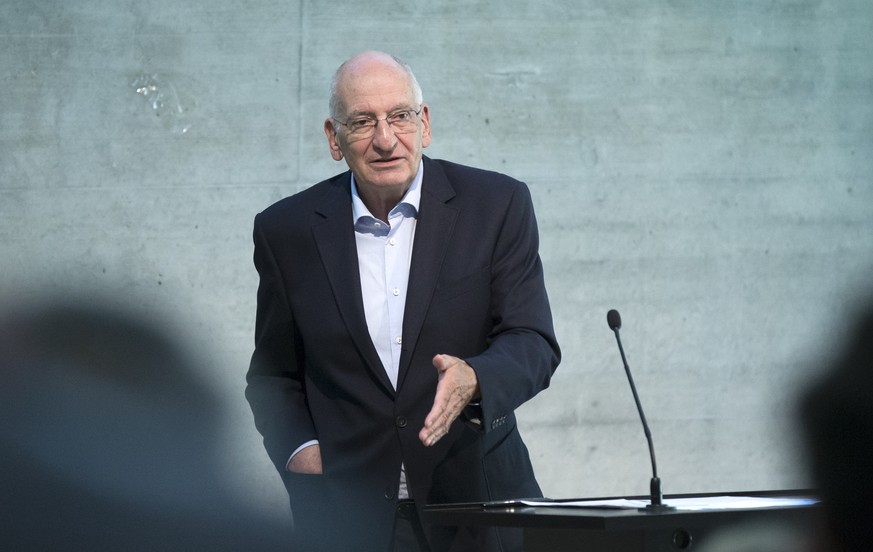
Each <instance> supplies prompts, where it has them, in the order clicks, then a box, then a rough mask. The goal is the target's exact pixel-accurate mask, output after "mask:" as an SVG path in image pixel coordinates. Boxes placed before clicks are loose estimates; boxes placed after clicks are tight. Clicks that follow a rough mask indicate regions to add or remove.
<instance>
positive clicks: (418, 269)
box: [397, 158, 458, 389]
mask: <svg viewBox="0 0 873 552" xmlns="http://www.w3.org/2000/svg"><path fill="white" fill-rule="evenodd" d="M424 162H425V165H424V182H422V188H421V203H420V204H419V213H418V221H417V223H416V228H415V244H414V246H413V249H412V261H411V263H410V267H409V284H408V292H407V294H406V310H405V312H404V314H403V348H402V350H401V354H400V369H399V373H398V379H397V388H398V389H400V387H401V386H402V385H403V380H404V378H405V376H406V372H407V371H408V369H409V363H410V360H411V359H412V352H413V351H414V350H415V346H416V343H417V342H418V337H419V334H420V333H421V326H422V324H423V323H424V317H425V315H426V314H427V310H428V307H429V306H430V302H431V299H432V298H433V294H434V289H435V288H436V283H437V279H438V277H439V272H440V268H441V267H442V264H443V259H444V258H445V255H446V251H447V250H448V245H449V243H450V242H451V239H452V233H453V231H454V227H455V220H456V219H457V217H458V209H457V208H456V207H453V206H449V205H447V204H446V202H447V201H448V200H449V199H451V198H452V197H454V196H455V191H454V188H452V185H451V183H449V180H448V178H446V175H445V173H444V172H443V170H442V167H440V166H439V165H438V164H436V163H433V162H432V161H431V160H430V159H428V158H425V159H424Z"/></svg>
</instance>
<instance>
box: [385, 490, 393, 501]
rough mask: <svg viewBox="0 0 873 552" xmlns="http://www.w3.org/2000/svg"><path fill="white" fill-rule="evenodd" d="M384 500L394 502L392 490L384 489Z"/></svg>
mask: <svg viewBox="0 0 873 552" xmlns="http://www.w3.org/2000/svg"><path fill="white" fill-rule="evenodd" d="M385 498H386V499H388V500H394V489H386V490H385Z"/></svg>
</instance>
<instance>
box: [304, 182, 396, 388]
mask: <svg viewBox="0 0 873 552" xmlns="http://www.w3.org/2000/svg"><path fill="white" fill-rule="evenodd" d="M349 175H350V173H348V172H347V173H345V174H344V175H342V176H341V177H339V178H337V179H336V180H334V182H333V184H332V186H331V187H330V188H329V189H328V192H327V193H326V194H325V195H324V198H323V201H321V203H320V204H319V205H318V206H317V207H316V212H317V213H318V214H320V215H321V216H322V217H324V220H323V221H322V222H320V223H317V224H315V225H313V227H312V237H313V239H314V240H315V244H316V247H318V251H319V254H320V255H321V261H322V263H323V264H324V270H325V272H326V273H327V278H328V281H329V282H330V286H331V289H332V290H333V295H334V297H335V298H336V302H337V307H338V308H339V311H340V315H341V316H342V319H343V321H344V322H345V325H346V328H347V329H348V331H349V334H350V335H351V336H352V340H353V341H354V342H355V345H356V346H357V348H358V350H359V351H360V353H361V356H362V357H363V358H364V359H365V361H366V363H367V368H368V369H369V370H371V371H372V372H373V373H374V374H375V375H376V377H377V378H378V380H379V381H380V382H382V384H383V385H384V387H385V388H386V390H387V391H389V392H390V393H391V394H392V395H393V394H394V388H393V386H392V385H391V381H390V380H389V379H388V374H387V373H386V372H385V369H384V368H383V366H382V361H381V360H380V359H379V354H378V353H377V352H376V348H375V346H374V345H373V341H372V339H371V338H370V331H369V330H368V329H367V318H366V315H365V314H364V302H363V299H362V298H361V276H360V272H359V270H358V252H357V246H356V245H355V232H354V226H353V224H352V202H351V192H350V190H349V186H350V185H351V179H350V176H349Z"/></svg>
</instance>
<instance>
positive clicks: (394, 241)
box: [388, 238, 397, 245]
mask: <svg viewBox="0 0 873 552" xmlns="http://www.w3.org/2000/svg"><path fill="white" fill-rule="evenodd" d="M388 244H389V245H397V240H396V239H394V238H391V239H390V240H388Z"/></svg>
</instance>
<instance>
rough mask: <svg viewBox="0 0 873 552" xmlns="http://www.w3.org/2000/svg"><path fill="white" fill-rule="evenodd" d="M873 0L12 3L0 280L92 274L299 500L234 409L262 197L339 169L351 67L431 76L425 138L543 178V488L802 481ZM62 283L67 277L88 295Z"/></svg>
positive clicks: (858, 154) (531, 440) (872, 163)
mask: <svg viewBox="0 0 873 552" xmlns="http://www.w3.org/2000/svg"><path fill="white" fill-rule="evenodd" d="M871 28H873V7H871V5H870V2H869V0H774V1H768V2H760V1H757V0H756V1H752V0H748V1H739V2H700V1H696V0H694V1H692V0H656V1H649V0H646V1H642V0H639V1H637V0H622V1H615V2H594V1H587V0H586V1H577V0H563V1H555V2H522V1H518V0H508V1H504V2H490V1H489V2H464V1H457V0H451V1H449V0H445V1H434V2H429V3H421V2H413V3H402V4H399V5H398V3H396V2H385V1H382V0H371V1H370V2H365V3H362V2H351V1H347V0H344V1H343V0H341V1H335V2H330V3H327V2H324V3H322V2H311V1H308V2H306V1H304V2H293V1H290V2H277V1H273V0H248V1H245V2H240V1H239V0H233V1H230V0H208V1H207V0H197V1H192V2H176V1H171V0H140V1H126V2H109V1H99V0H87V1H81V0H77V1H60V0H5V1H4V2H3V4H2V6H0V76H2V94H0V294H2V295H0V297H2V298H3V300H4V301H12V300H16V301H18V300H28V299H36V298H39V297H41V296H45V295H47V294H51V293H77V294H86V295H89V296H90V295H91V294H96V296H97V297H100V298H101V299H100V300H104V301H117V302H119V303H123V304H128V305H132V306H134V307H135V308H137V309H139V310H141V311H142V312H143V313H146V314H150V315H158V316H162V317H165V319H166V320H167V323H168V324H170V325H172V327H174V328H185V330H184V331H182V332H181V334H180V335H181V336H183V337H184V338H185V339H187V340H190V342H191V343H193V344H194V345H195V346H196V347H198V349H200V350H202V351H206V352H208V353H209V354H210V355H211V358H213V359H214V360H213V361H212V362H211V363H210V365H209V366H208V367H206V368H205V369H206V370H207V373H208V375H209V377H210V378H211V379H212V380H213V381H214V382H215V384H216V386H218V387H219V388H220V389H221V392H222V393H223V395H224V396H225V397H226V400H227V409H228V414H227V420H225V423H226V426H227V432H226V436H227V437H226V444H225V446H226V457H225V458H222V461H223V462H224V463H225V465H226V468H227V470H228V474H229V479H230V480H232V481H234V482H235V483H236V484H237V485H238V486H239V489H240V491H241V494H242V495H243V496H244V497H245V499H246V500H249V501H251V502H252V503H254V504H258V505H261V506H263V507H264V508H265V509H267V510H271V511H276V512H283V511H284V508H286V501H285V496H284V491H283V489H282V488H281V486H280V483H279V480H278V479H277V477H276V475H275V474H274V473H273V471H272V467H271V466H270V465H269V463H268V461H267V458H266V455H265V454H264V452H263V450H262V448H261V446H260V441H259V438H258V436H257V435H256V433H255V432H254V430H253V427H252V422H251V416H250V413H249V411H248V407H247V405H246V404H245V402H244V399H243V397H242V389H243V385H244V383H243V377H244V374H245V371H246V368H247V363H248V357H249V355H250V352H251V345H252V332H253V319H254V308H255V289H256V285H257V278H256V274H255V271H254V269H253V267H252V265H251V253H252V247H251V239H250V232H251V222H252V217H253V216H254V215H255V213H257V212H258V211H259V210H261V209H262V208H263V207H265V206H267V205H268V204H270V203H271V202H273V201H274V200H277V199H279V198H281V197H283V196H285V195H289V194H292V193H294V192H296V191H298V190H301V189H303V188H306V187H307V186H309V185H311V184H313V183H314V182H316V181H318V180H320V179H322V178H324V177H326V176H329V175H332V174H334V173H336V172H339V171H340V170H342V169H344V166H343V165H340V164H336V163H334V162H333V161H332V160H331V159H330V157H329V156H328V152H327V149H326V144H325V140H324V137H323V134H322V130H321V125H322V121H323V119H324V117H325V115H326V109H327V108H326V103H327V98H326V88H327V84H328V80H329V78H330V76H331V74H332V73H333V71H334V69H335V68H336V66H337V65H338V64H339V63H340V62H341V61H342V60H343V59H345V58H347V57H348V56H350V55H352V54H354V53H356V52H357V51H359V50H362V49H367V48H378V49H385V50H388V51H391V52H394V53H396V54H398V55H400V56H401V57H404V58H405V59H406V60H407V61H408V62H409V63H410V64H411V65H412V66H413V68H415V70H416V73H417V74H418V77H419V80H420V82H421V84H422V86H423V88H424V91H425V99H426V101H427V102H428V103H429V104H430V106H431V110H432V120H433V134H434V142H433V144H432V146H431V147H430V148H429V150H428V151H427V153H428V154H429V155H431V156H432V157H441V158H447V159H452V160H455V161H459V162H464V163H469V164H474V165H478V166H481V167H485V168H489V169H496V170H500V171H504V172H507V173H509V174H512V175H514V176H516V177H519V178H521V179H523V180H525V181H526V182H528V183H529V185H530V187H531V190H532V193H533V197H534V200H535V204H536V208H537V213H538V217H539V221H540V229H541V234H542V247H541V254H542V257H543V260H544V263H545V268H546V277H547V284H548V287H549V292H550V295H551V297H552V301H553V308H554V314H555V318H556V325H557V331H558V333H559V338H560V340H561V343H562V345H563V348H564V353H565V360H564V363H563V364H562V366H561V367H560V368H559V372H558V373H557V374H556V377H555V379H554V381H553V387H552V388H551V389H549V390H548V391H546V392H545V393H543V394H542V395H541V396H539V397H537V398H536V399H534V400H533V401H532V402H530V403H529V404H528V405H525V406H524V407H523V408H522V410H521V411H520V424H521V425H522V429H523V431H524V432H525V435H526V439H527V442H528V444H529V447H530V449H531V454H532V456H533V458H534V462H535V464H536V467H537V469H538V472H539V475H540V479H541V483H542V485H543V488H544V491H545V493H546V494H547V495H551V496H556V497H567V496H598V495H619V494H641V493H645V492H646V490H647V484H648V478H649V464H648V457H647V448H646V445H645V441H644V437H643V433H642V430H641V429H640V427H639V421H638V418H637V414H636V411H635V408H634V405H633V401H632V398H631V395H630V393H629V391H628V389H627V382H626V379H625V376H624V373H623V371H622V369H621V364H620V358H619V356H618V352H617V350H616V348H615V342H614V338H613V336H612V333H611V332H610V331H609V329H608V327H607V324H606V319H605V318H606V311H607V310H608V309H610V308H617V309H619V310H620V311H621V313H622V315H623V318H624V326H623V328H622V336H623V339H624V343H625V348H626V351H627V354H628V358H629V361H630V363H631V366H632V368H634V370H635V378H636V383H637V385H638V387H639V390H640V395H641V398H642V401H643V404H644V405H645V406H646V408H647V414H648V418H649V422H650V425H651V427H652V431H653V433H654V436H655V439H656V450H657V452H658V460H659V468H660V471H661V476H662V478H663V479H664V481H665V491H666V492H667V493H668V494H669V493H672V492H695V491H725V490H745V489H764V488H788V487H799V486H803V485H805V484H808V481H807V480H806V476H805V475H804V472H803V468H802V458H801V457H800V455H799V454H798V451H797V450H796V447H795V445H796V443H795V441H794V429H793V427H792V425H791V424H792V422H793V416H792V404H793V400H794V396H795V393H796V390H797V387H798V386H799V385H801V384H802V383H803V382H804V381H806V380H807V378H808V377H809V375H810V374H811V373H813V372H814V371H815V370H816V362H815V361H816V359H818V358H819V356H820V355H821V354H824V352H826V350H827V348H828V347H830V346H831V345H832V344H833V342H834V340H835V339H836V338H837V337H838V336H839V335H840V334H841V333H842V332H843V331H844V329H845V327H844V325H842V323H841V318H842V316H843V315H844V313H845V312H846V310H847V309H850V308H851V305H852V302H853V301H854V300H855V298H856V296H857V294H859V293H861V292H864V291H866V289H865V288H866V287H867V280H868V279H869V273H870V269H871V266H873V249H871V244H873V243H871V242H873V240H871V236H873V160H871V159H873V156H871V154H873V66H871V63H870V61H869V53H870V51H873V34H871V33H870V29H871ZM71 290H72V291H71Z"/></svg>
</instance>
